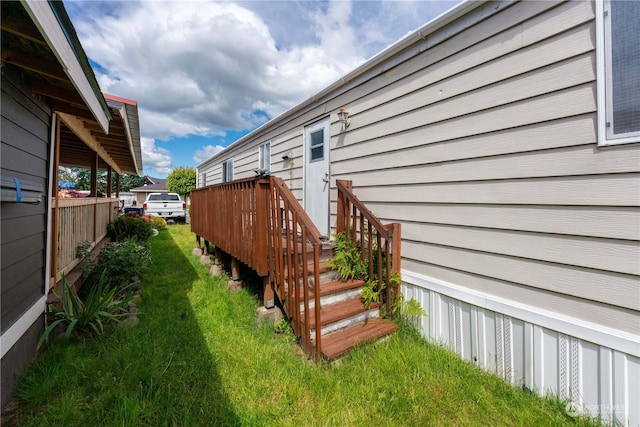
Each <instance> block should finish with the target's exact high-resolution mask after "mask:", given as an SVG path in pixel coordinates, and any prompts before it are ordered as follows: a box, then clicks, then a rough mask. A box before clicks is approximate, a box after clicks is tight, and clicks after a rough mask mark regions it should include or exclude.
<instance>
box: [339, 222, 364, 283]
mask: <svg viewBox="0 0 640 427" xmlns="http://www.w3.org/2000/svg"><path fill="white" fill-rule="evenodd" d="M330 265H331V268H333V269H334V270H336V271H337V272H338V274H339V275H340V278H341V279H342V280H349V279H364V278H366V275H367V264H366V263H365V261H363V260H362V256H361V254H360V249H359V248H358V247H357V246H356V245H355V244H354V243H353V239H352V240H351V241H349V242H348V241H347V239H346V237H345V235H344V233H338V234H336V235H335V247H334V255H333V259H332V260H331V261H330Z"/></svg>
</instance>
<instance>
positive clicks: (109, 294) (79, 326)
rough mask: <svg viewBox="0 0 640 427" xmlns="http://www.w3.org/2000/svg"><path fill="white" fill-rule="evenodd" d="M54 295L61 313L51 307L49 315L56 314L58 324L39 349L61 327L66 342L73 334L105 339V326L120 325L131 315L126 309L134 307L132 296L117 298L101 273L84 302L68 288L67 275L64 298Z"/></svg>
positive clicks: (44, 336)
mask: <svg viewBox="0 0 640 427" xmlns="http://www.w3.org/2000/svg"><path fill="white" fill-rule="evenodd" d="M53 293H54V294H55V295H56V296H57V297H58V298H59V299H60V302H61V303H62V308H61V309H60V308H58V307H56V306H55V305H53V304H51V305H49V311H50V312H51V313H53V315H54V317H55V319H56V320H54V321H53V322H51V324H49V326H47V328H46V329H45V330H44V332H43V334H42V336H41V337H40V340H39V341H38V346H37V347H38V348H40V347H41V346H42V344H44V342H45V341H46V340H47V338H48V337H49V335H50V334H51V332H53V330H54V329H55V328H56V327H57V326H58V325H63V326H64V327H65V334H64V338H65V339H66V340H68V339H69V338H70V337H71V334H72V333H74V332H76V333H79V334H90V335H103V334H104V332H105V325H107V324H109V323H115V322H118V321H119V320H120V318H122V317H124V316H126V315H127V314H128V311H127V305H129V304H130V303H131V299H132V295H131V294H127V295H126V296H125V297H124V298H122V299H117V298H116V288H115V287H112V288H109V281H108V279H107V276H106V270H105V271H103V272H102V275H101V276H100V280H99V281H98V283H97V285H96V286H93V287H92V289H91V290H90V291H89V294H88V295H87V298H86V300H85V301H84V302H83V301H82V299H80V297H79V296H78V294H77V293H76V291H75V290H74V289H72V288H71V287H70V286H69V284H68V283H67V279H66V277H65V276H64V275H63V276H62V295H59V294H58V293H57V292H56V291H55V290H54V291H53Z"/></svg>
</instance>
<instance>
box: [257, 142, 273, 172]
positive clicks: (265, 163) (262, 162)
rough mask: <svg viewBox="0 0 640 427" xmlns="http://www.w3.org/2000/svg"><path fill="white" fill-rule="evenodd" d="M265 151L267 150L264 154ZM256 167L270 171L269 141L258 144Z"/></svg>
mask: <svg viewBox="0 0 640 427" xmlns="http://www.w3.org/2000/svg"><path fill="white" fill-rule="evenodd" d="M265 152H268V155H266V154H265ZM258 169H262V170H265V171H267V172H270V171H271V141H267V142H265V143H264V144H261V145H260V151H259V155H258Z"/></svg>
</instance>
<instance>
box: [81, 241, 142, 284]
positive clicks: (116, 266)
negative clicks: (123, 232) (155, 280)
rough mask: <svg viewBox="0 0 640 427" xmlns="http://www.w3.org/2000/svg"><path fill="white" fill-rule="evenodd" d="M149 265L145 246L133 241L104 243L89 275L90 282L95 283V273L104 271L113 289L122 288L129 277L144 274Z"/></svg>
mask: <svg viewBox="0 0 640 427" xmlns="http://www.w3.org/2000/svg"><path fill="white" fill-rule="evenodd" d="M150 263H151V256H150V252H149V248H148V246H147V245H146V244H141V243H140V242H138V241H136V240H133V239H128V240H122V241H118V242H109V243H105V244H104V246H103V247H102V250H101V251H100V255H99V256H98V262H97V263H96V265H95V266H94V268H93V272H92V274H91V275H90V282H93V283H95V282H96V281H97V279H98V278H97V277H96V272H98V274H101V273H102V272H103V271H105V272H106V274H107V277H109V280H110V281H111V284H112V286H113V287H116V288H123V287H125V286H126V285H127V284H128V283H129V280H130V279H131V277H133V276H136V275H139V274H141V273H142V272H144V270H146V269H147V268H148V267H149V264H150Z"/></svg>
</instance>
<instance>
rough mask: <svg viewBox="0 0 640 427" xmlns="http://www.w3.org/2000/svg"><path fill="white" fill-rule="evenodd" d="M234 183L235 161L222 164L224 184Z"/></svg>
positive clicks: (231, 160)
mask: <svg viewBox="0 0 640 427" xmlns="http://www.w3.org/2000/svg"><path fill="white" fill-rule="evenodd" d="M229 181H233V159H229V160H227V161H225V162H224V163H222V182H229Z"/></svg>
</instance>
